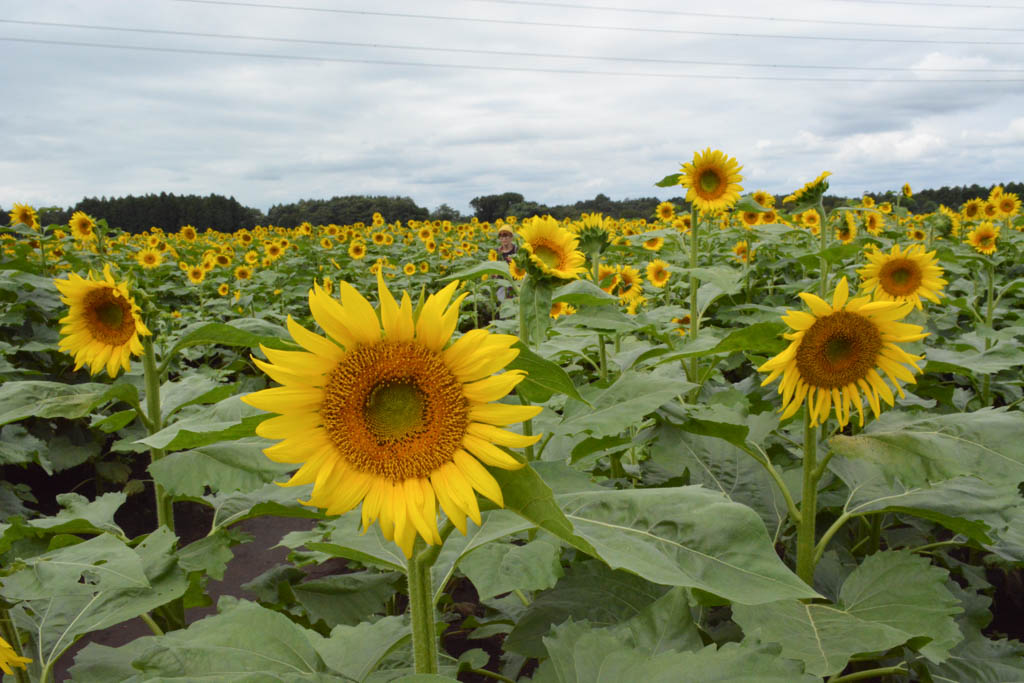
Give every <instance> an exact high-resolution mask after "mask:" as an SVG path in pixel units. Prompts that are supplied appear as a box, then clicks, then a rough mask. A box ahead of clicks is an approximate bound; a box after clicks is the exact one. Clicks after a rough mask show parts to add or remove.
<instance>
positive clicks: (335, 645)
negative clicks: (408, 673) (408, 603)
mask: <svg viewBox="0 0 1024 683" xmlns="http://www.w3.org/2000/svg"><path fill="white" fill-rule="evenodd" d="M410 638H411V632H410V629H409V622H408V621H407V620H406V619H405V618H404V617H384V618H383V619H379V620H377V621H375V622H372V623H371V622H368V621H364V622H362V623H360V624H358V625H356V626H336V627H334V629H333V630H332V631H331V635H330V637H329V638H317V639H315V640H314V642H313V645H314V647H315V648H316V650H317V652H318V653H319V654H320V656H321V657H322V658H323V660H324V662H326V664H327V666H329V667H330V668H331V669H333V670H334V671H337V672H338V673H340V674H342V675H343V676H345V677H346V678H347V679H349V680H352V681H363V680H366V677H367V676H369V675H370V674H371V673H373V671H374V670H375V669H376V668H377V667H378V666H380V663H381V662H382V661H383V660H384V658H385V657H387V656H388V655H389V654H390V653H392V652H394V651H395V650H396V649H397V648H399V647H402V646H405V645H406V643H407V642H408V641H409V639H410Z"/></svg>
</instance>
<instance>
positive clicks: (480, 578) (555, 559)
mask: <svg viewBox="0 0 1024 683" xmlns="http://www.w3.org/2000/svg"><path fill="white" fill-rule="evenodd" d="M560 548H561V546H560V544H559V543H557V542H556V541H555V540H554V539H553V538H551V537H550V536H547V535H542V536H538V537H537V538H536V539H534V540H533V541H530V542H528V543H526V544H525V545H516V544H514V543H507V542H494V543H488V544H486V545H483V546H481V547H479V548H477V549H475V550H473V551H472V552H470V553H468V554H467V555H465V556H464V557H463V558H462V559H461V560H459V568H460V569H461V570H462V571H463V573H465V575H466V577H467V578H468V579H469V580H470V581H472V582H473V586H474V587H475V588H476V590H477V594H478V595H479V598H480V599H481V600H487V599H489V598H491V597H494V596H495V595H499V594H501V593H509V592H511V591H513V590H516V589H519V590H525V591H534V590H543V589H546V588H551V587H552V586H554V585H555V582H556V581H557V580H558V578H559V577H560V576H562V565H561V562H560V556H561V553H560Z"/></svg>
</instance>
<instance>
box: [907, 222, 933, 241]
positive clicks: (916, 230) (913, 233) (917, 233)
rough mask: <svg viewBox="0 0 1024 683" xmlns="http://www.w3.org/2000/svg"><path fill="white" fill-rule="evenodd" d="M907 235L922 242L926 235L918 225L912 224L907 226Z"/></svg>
mask: <svg viewBox="0 0 1024 683" xmlns="http://www.w3.org/2000/svg"><path fill="white" fill-rule="evenodd" d="M907 237H908V238H909V239H912V240H914V241H915V242H924V241H925V239H926V238H927V237H928V235H927V233H925V231H924V228H922V227H921V226H920V225H912V226H910V227H909V228H907Z"/></svg>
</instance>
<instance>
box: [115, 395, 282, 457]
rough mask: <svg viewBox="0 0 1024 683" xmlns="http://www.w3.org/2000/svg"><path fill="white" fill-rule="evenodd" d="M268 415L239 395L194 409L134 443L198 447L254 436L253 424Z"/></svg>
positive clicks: (266, 417)
mask: <svg viewBox="0 0 1024 683" xmlns="http://www.w3.org/2000/svg"><path fill="white" fill-rule="evenodd" d="M271 417H272V415H271V414H270V413H265V412H263V411H262V410H260V409H258V408H253V407H252V406H250V405H247V404H245V403H242V401H241V399H240V397H239V396H231V397H229V398H226V399H224V400H222V401H220V402H219V403H216V404H215V405H214V406H213V407H211V408H202V409H199V408H197V409H196V411H195V412H194V414H188V415H185V414H182V417H181V418H180V419H179V420H177V421H176V422H173V423H171V424H170V425H168V426H166V427H164V428H163V429H161V430H160V431H158V432H156V433H155V434H150V435H149V436H147V437H145V438H143V439H139V440H138V441H136V442H135V443H140V444H143V445H146V446H149V447H151V448H163V449H166V450H184V449H187V448H198V447H200V446H205V445H208V444H211V443H216V442H218V441H228V440H232V439H240V438H242V437H246V436H254V435H255V434H256V425H258V424H259V423H260V422H263V421H264V420H267V419H269V418H271Z"/></svg>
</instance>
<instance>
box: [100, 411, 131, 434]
mask: <svg viewBox="0 0 1024 683" xmlns="http://www.w3.org/2000/svg"><path fill="white" fill-rule="evenodd" d="M136 415H137V413H136V411H135V409H134V408H129V409H128V410H119V411H118V412H116V413H114V414H113V415H110V416H108V417H105V418H102V419H99V420H95V421H94V422H93V423H92V424H90V425H89V426H90V427H94V428H96V429H98V430H100V431H101V432H104V433H105V434H110V433H111V432H116V431H117V430H119V429H124V428H125V427H127V426H128V425H130V424H131V423H132V422H133V421H134V420H135V416H136Z"/></svg>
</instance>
